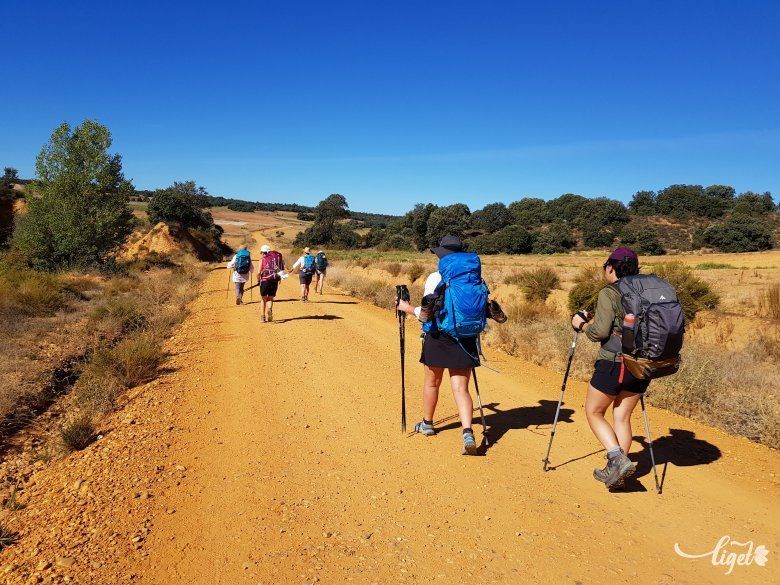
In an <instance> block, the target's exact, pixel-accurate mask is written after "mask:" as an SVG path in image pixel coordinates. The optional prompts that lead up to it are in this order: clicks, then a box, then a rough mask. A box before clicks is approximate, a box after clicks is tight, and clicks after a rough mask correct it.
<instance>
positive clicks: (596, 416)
mask: <svg viewBox="0 0 780 585" xmlns="http://www.w3.org/2000/svg"><path fill="white" fill-rule="evenodd" d="M604 273H605V276H606V279H607V282H608V283H609V286H605V287H604V288H603V289H602V290H601V292H600V293H599V296H598V301H597V303H596V310H595V314H594V315H593V319H592V320H591V319H590V315H589V314H588V313H587V312H584V311H580V312H579V313H577V314H576V315H574V316H573V317H572V320H571V325H572V327H574V329H575V330H576V331H581V332H583V331H584V332H585V335H586V336H587V337H588V339H590V340H591V341H598V342H600V343H601V349H599V353H598V357H597V359H596V364H595V368H594V372H593V376H592V378H591V380H590V386H589V387H588V394H587V397H586V399H585V413H586V416H587V419H588V424H589V425H590V428H591V430H592V431H593V434H594V435H596V438H597V439H598V440H599V441H600V442H601V444H602V445H604V448H605V449H606V450H607V465H606V467H604V469H596V470H594V471H593V477H594V478H596V479H597V480H598V481H600V482H602V483H604V484H606V486H607V487H608V488H612V487H619V486H621V485H622V484H623V482H624V480H625V479H626V478H627V477H628V476H630V475H631V474H632V473H634V470H635V466H634V464H633V463H632V462H631V461H630V460H629V459H628V456H627V455H628V452H629V449H630V448H631V441H632V439H633V433H632V430H631V413H632V412H633V411H634V408H636V405H637V404H638V403H639V402H640V399H641V398H642V395H643V394H644V392H645V391H646V390H647V387H648V385H649V384H650V380H651V379H652V378H656V377H660V376H664V375H668V374H670V373H674V372H675V371H677V367H678V366H679V357H678V354H679V351H680V348H681V346H682V336H683V329H684V318H683V314H682V307H681V306H680V303H679V301H678V300H677V295H676V293H675V292H674V289H673V288H671V286H670V285H669V284H668V283H667V282H665V281H663V280H661V279H660V278H659V277H658V276H656V275H653V274H647V275H640V274H639V258H638V257H637V255H636V253H635V252H634V251H633V250H631V249H630V248H626V247H620V248H618V249H616V250H615V251H614V252H612V253H611V254H610V255H609V258H608V259H607V261H606V262H605V263H604ZM626 307H628V308H629V311H626ZM656 317H657V318H656ZM635 324H636V327H635ZM624 328H625V329H624ZM635 336H636V339H635ZM643 336H644V341H643V339H640V338H642V337H643ZM643 343H646V344H648V347H650V345H652V349H649V350H647V351H646V350H645V348H642V344H643ZM635 348H640V351H636V349H635ZM640 354H646V356H647V357H649V358H661V359H660V360H658V361H656V360H655V359H653V360H648V359H645V358H644V357H640V358H638V359H637V358H635V357H634V355H636V356H639V355H640ZM636 364H639V366H638V367H635V365H636ZM643 364H653V365H654V366H655V367H654V368H651V369H652V371H650V370H648V369H645V370H643V367H646V366H645V365H643ZM610 406H612V414H613V420H614V423H613V424H614V428H613V427H612V426H610V425H609V423H608V422H607V421H606V419H605V418H604V414H605V413H606V412H607V410H608V409H609V407H610ZM643 406H644V403H643Z"/></svg>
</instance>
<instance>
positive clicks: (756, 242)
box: [701, 214, 772, 252]
mask: <svg viewBox="0 0 780 585" xmlns="http://www.w3.org/2000/svg"><path fill="white" fill-rule="evenodd" d="M701 238H702V241H703V243H704V244H705V245H707V246H711V247H713V248H716V249H717V250H720V251H721V252H758V251H759V250H768V249H770V248H771V247H772V230H771V228H770V227H769V225H768V224H767V223H766V222H765V221H763V220H762V219H760V218H758V217H753V216H751V215H744V214H734V215H732V216H731V217H730V218H728V219H727V220H725V221H722V222H719V223H715V224H713V225H711V226H709V227H708V228H706V229H705V230H704V231H703V232H702V234H701Z"/></svg>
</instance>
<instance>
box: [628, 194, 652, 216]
mask: <svg viewBox="0 0 780 585" xmlns="http://www.w3.org/2000/svg"><path fill="white" fill-rule="evenodd" d="M628 208H629V209H630V210H631V211H632V212H633V213H635V214H636V215H655V214H656V213H658V205H657V204H656V194H655V191H637V192H636V193H634V196H633V197H632V198H631V203H629V204H628Z"/></svg>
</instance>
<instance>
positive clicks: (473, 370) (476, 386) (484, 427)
mask: <svg viewBox="0 0 780 585" xmlns="http://www.w3.org/2000/svg"><path fill="white" fill-rule="evenodd" d="M471 374H472V375H473V376H474V389H475V390H476V392H477V404H478V405H479V416H480V417H482V438H483V439H484V440H485V446H486V447H489V446H490V441H489V440H488V431H487V425H486V424H485V411H484V410H483V409H482V397H481V396H480V395H479V382H477V369H476V368H471Z"/></svg>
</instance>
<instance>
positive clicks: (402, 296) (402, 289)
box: [395, 284, 411, 433]
mask: <svg viewBox="0 0 780 585" xmlns="http://www.w3.org/2000/svg"><path fill="white" fill-rule="evenodd" d="M410 299H411V297H410V296H409V289H408V288H407V287H406V285H405V284H398V285H396V287H395V306H396V307H397V306H398V303H399V302H401V301H407V302H408V301H409V300H410ZM395 314H396V315H397V316H398V338H399V341H400V345H401V432H402V433H406V376H405V375H404V370H405V368H404V366H405V361H406V360H405V358H406V313H403V312H401V311H398V310H397V309H396V312H395Z"/></svg>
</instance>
